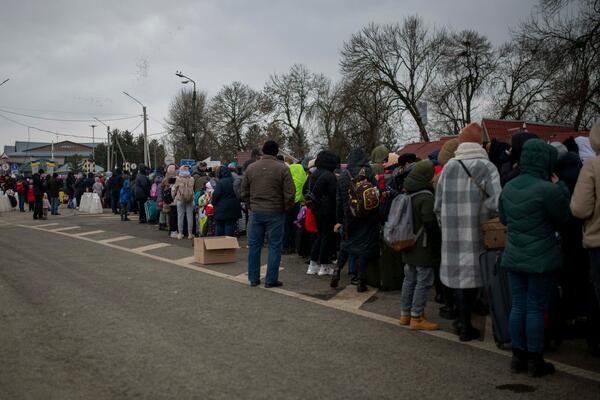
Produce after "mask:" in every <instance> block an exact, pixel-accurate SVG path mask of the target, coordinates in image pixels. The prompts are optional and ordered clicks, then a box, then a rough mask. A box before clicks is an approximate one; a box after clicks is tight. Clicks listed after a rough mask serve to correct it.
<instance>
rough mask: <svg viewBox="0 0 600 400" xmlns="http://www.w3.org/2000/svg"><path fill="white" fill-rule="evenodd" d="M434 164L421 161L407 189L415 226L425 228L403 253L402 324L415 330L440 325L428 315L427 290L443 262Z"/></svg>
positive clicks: (412, 171) (414, 228) (433, 328)
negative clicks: (435, 202)
mask: <svg viewBox="0 0 600 400" xmlns="http://www.w3.org/2000/svg"><path fill="white" fill-rule="evenodd" d="M433 173H434V168H433V164H432V162H431V161H429V160H423V161H419V162H417V163H416V164H415V165H414V167H413V168H412V170H411V171H410V173H409V174H408V176H407V177H406V179H405V180H404V189H405V190H406V192H407V193H408V194H409V195H410V196H411V207H412V215H413V230H414V231H415V232H423V233H422V234H421V235H420V236H419V237H418V239H417V244H416V246H415V247H414V248H413V249H412V250H410V251H407V252H404V253H402V261H404V263H405V265H404V283H403V284H402V292H401V294H402V296H401V299H400V304H401V317H400V324H401V325H410V328H411V329H414V330H436V329H439V325H438V324H436V323H433V322H430V321H428V320H427V319H425V315H424V312H425V306H426V304H427V292H428V291H429V289H431V287H432V286H433V283H434V277H435V272H434V269H435V268H436V267H438V266H439V264H440V246H441V243H440V240H439V239H440V229H439V227H438V224H437V219H436V216H435V214H434V212H433V202H434V196H433V187H432V186H431V180H432V179H433Z"/></svg>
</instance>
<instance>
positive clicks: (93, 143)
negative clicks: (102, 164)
mask: <svg viewBox="0 0 600 400" xmlns="http://www.w3.org/2000/svg"><path fill="white" fill-rule="evenodd" d="M90 126H91V127H92V160H93V161H94V162H95V161H96V151H95V150H96V135H95V134H94V132H95V129H96V127H97V126H98V125H94V124H92V125H90ZM94 172H95V171H94Z"/></svg>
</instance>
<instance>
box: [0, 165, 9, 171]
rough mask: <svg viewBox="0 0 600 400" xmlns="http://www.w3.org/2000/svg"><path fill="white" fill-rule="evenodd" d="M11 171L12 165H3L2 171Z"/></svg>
mask: <svg viewBox="0 0 600 400" xmlns="http://www.w3.org/2000/svg"><path fill="white" fill-rule="evenodd" d="M9 169H10V165H8V164H2V171H8V170H9Z"/></svg>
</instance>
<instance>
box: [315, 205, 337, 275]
mask: <svg viewBox="0 0 600 400" xmlns="http://www.w3.org/2000/svg"><path fill="white" fill-rule="evenodd" d="M315 220H316V222H317V240H315V241H314V243H313V246H312V250H311V252H310V260H311V261H315V262H316V263H318V264H321V265H326V264H329V263H330V258H331V253H332V252H333V251H332V249H333V246H335V232H333V227H334V225H335V220H334V219H333V217H330V216H328V215H319V216H315Z"/></svg>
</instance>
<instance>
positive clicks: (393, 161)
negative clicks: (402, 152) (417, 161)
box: [383, 153, 399, 169]
mask: <svg viewBox="0 0 600 400" xmlns="http://www.w3.org/2000/svg"><path fill="white" fill-rule="evenodd" d="M398 158H399V156H398V154H396V153H389V154H388V156H387V161H386V162H384V163H383V168H385V169H388V168H391V167H393V166H395V165H397V164H398Z"/></svg>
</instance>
